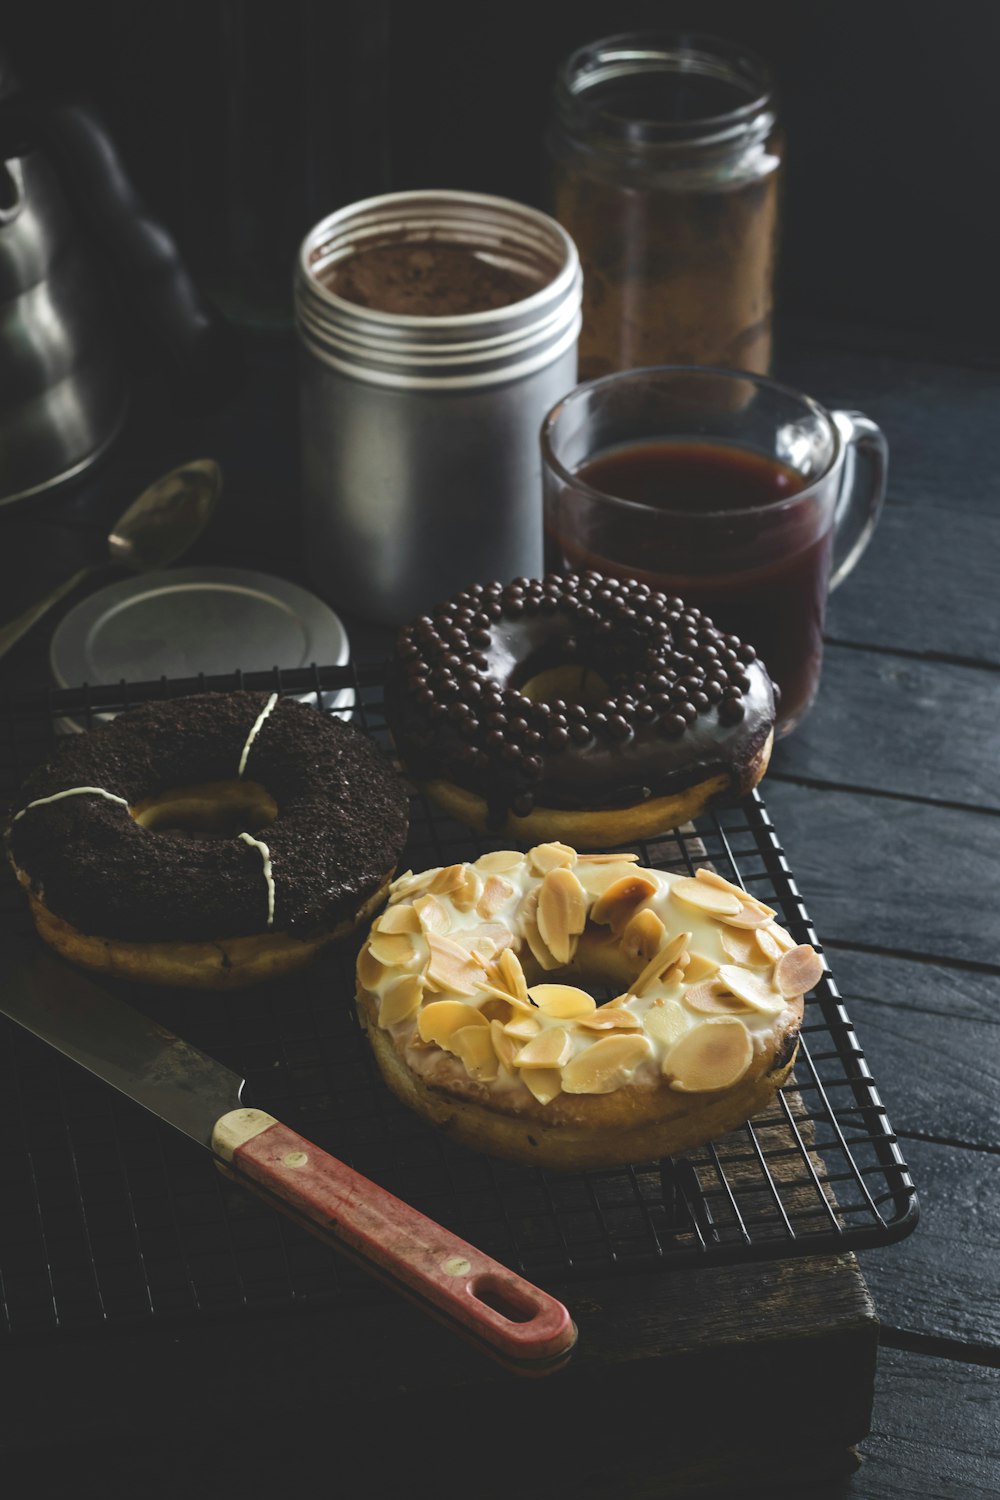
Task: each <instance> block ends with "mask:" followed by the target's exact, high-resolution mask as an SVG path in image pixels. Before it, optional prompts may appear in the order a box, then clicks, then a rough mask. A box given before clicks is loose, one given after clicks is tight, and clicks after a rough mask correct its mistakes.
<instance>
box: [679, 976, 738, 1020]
mask: <svg viewBox="0 0 1000 1500" xmlns="http://www.w3.org/2000/svg"><path fill="white" fill-rule="evenodd" d="M683 998H684V1004H685V1005H686V1006H687V1008H688V1009H689V1010H694V1011H697V1012H698V1013H699V1014H700V1015H703V1016H738V1015H739V1013H740V1011H747V1010H749V1009H750V1006H748V1005H747V1003H746V1001H745V1000H741V999H740V997H739V996H738V995H734V994H733V993H732V991H731V990H729V989H728V988H727V986H726V985H725V984H724V983H723V982H722V980H721V979H718V978H716V979H703V980H702V982H701V984H692V985H691V986H690V987H689V988H688V989H686V990H685V991H684V997H683Z"/></svg>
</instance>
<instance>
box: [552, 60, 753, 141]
mask: <svg viewBox="0 0 1000 1500" xmlns="http://www.w3.org/2000/svg"><path fill="white" fill-rule="evenodd" d="M651 73H663V74H670V75H673V76H678V75H680V74H684V73H687V74H689V75H697V76H699V77H702V78H710V77H714V78H716V79H720V80H723V81H726V82H729V83H731V84H733V85H735V86H737V87H739V88H740V89H742V90H743V91H744V92H745V94H746V102H745V103H744V104H741V105H738V106H737V107H736V108H734V109H731V110H725V111H724V112H723V113H722V114H716V115H703V116H695V117H692V118H690V119H687V120H660V119H655V118H654V119H646V118H643V117H641V116H639V115H636V116H634V117H629V116H626V115H622V114H616V113H615V112H613V111H611V110H607V109H604V108H602V107H601V105H600V103H599V101H598V100H596V99H594V98H591V97H588V95H590V92H591V90H595V89H598V88H599V87H600V86H601V85H602V84H605V83H607V82H609V81H612V80H614V79H616V78H629V77H639V76H641V75H642V74H647V75H648V74H651ZM773 95H774V83H773V78H772V74H771V69H770V68H769V66H768V65H767V63H766V62H764V60H763V59H762V58H760V57H759V56H758V55H757V54H756V53H754V52H752V51H751V50H750V49H749V48H747V47H744V46H743V45H742V44H741V43H738V42H734V41H731V40H727V39H726V38H724V37H719V36H714V35H711V34H709V33H705V32H690V31H675V32H673V31H630V32H620V33H618V34H616V35H614V36H607V37H601V38H599V39H598V40H597V41H593V42H588V43H586V44H585V45H584V46H582V47H578V48H577V49H576V50H575V51H574V52H571V53H570V54H569V56H568V57H566V58H565V59H564V61H563V62H562V64H561V66H560V68H559V71H558V74H557V76H556V103H557V107H558V109H559V112H560V113H561V115H562V116H563V118H564V120H565V121H566V122H567V123H568V124H571V125H574V124H575V125H576V126H578V127H579V126H581V125H584V124H586V125H587V126H588V127H590V128H591V129H593V128H595V127H596V128H599V129H601V130H602V131H603V132H604V133H606V134H607V135H608V136H610V137H612V138H616V139H619V140H621V141H624V142H628V143H631V144H648V145H686V146H692V145H702V144H709V143H712V142H723V141H726V140H730V139H733V138H736V137H739V136H741V135H743V134H744V133H745V132H746V131H747V130H748V129H750V128H751V127H753V126H754V125H755V124H756V123H757V122H758V121H759V120H760V118H761V116H762V115H765V114H769V113H770V112H772V110H773V103H774V98H773Z"/></svg>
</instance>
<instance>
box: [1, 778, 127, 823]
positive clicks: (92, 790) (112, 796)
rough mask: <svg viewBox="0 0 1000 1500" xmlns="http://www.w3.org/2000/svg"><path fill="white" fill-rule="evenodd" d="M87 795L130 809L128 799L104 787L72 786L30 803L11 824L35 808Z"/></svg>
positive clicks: (14, 817) (16, 814) (15, 816)
mask: <svg viewBox="0 0 1000 1500" xmlns="http://www.w3.org/2000/svg"><path fill="white" fill-rule="evenodd" d="M85 795H86V796H91V797H106V798H107V799H108V801H109V802H120V803H121V805H122V807H128V800H127V798H125V797H119V796H118V794H117V793H116V792H106V791H105V790H104V788H103V787H102V786H71V787H67V788H66V790H65V791H64V792H53V793H52V796H51V797H36V798H35V800H34V802H29V803H28V805H27V807H22V808H21V811H20V812H18V813H15V814H14V816H13V818H12V819H11V822H12V823H16V822H17V820H18V819H19V818H23V817H24V815H25V813H26V812H30V811H31V809H32V808H33V807H43V806H44V805H45V803H46V802H61V801H62V799H63V797H82V796H85Z"/></svg>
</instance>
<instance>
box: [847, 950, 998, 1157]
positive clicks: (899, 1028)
mask: <svg viewBox="0 0 1000 1500" xmlns="http://www.w3.org/2000/svg"><path fill="white" fill-rule="evenodd" d="M830 957H831V962H832V964H833V968H834V973H835V975H836V977H837V981H838V985H839V988H840V990H841V993H842V994H843V996H844V1002H845V1004H846V1006H847V1009H848V1011H849V1013H850V1016H851V1019H852V1021H853V1022H854V1025H855V1027H856V1028H857V1032H858V1037H859V1040H860V1042H861V1045H862V1047H863V1048H864V1051H865V1055H866V1057H867V1059H868V1064H869V1066H870V1068H871V1070H872V1073H873V1074H874V1077H875V1081H876V1084H877V1085H878V1089H879V1093H880V1095H881V1097H882V1102H883V1103H884V1104H885V1107H886V1109H887V1110H888V1113H889V1119H890V1120H891V1122H892V1125H893V1127H894V1129H895V1130H896V1131H898V1132H899V1133H900V1134H902V1135H923V1136H932V1137H937V1138H938V1139H939V1140H944V1141H954V1142H957V1143H960V1144H963V1145H969V1146H977V1147H981V1148H988V1149H994V1150H1000V1004H998V1001H1000V982H998V981H997V979H996V978H994V976H992V975H989V974H977V973H974V972H969V971H963V970H961V969H949V968H946V967H943V966H939V965H929V964H919V963H911V962H909V961H907V960H905V959H894V958H884V957H883V956H881V955H880V954H869V953H852V952H850V951H837V952H836V953H832V954H831V955H830ZM904 1149H905V1147H904Z"/></svg>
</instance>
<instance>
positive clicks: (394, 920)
mask: <svg viewBox="0 0 1000 1500" xmlns="http://www.w3.org/2000/svg"><path fill="white" fill-rule="evenodd" d="M373 926H374V930H375V931H376V932H388V933H401V932H419V931H420V917H419V915H418V913H417V912H416V911H415V910H414V908H413V907H412V906H408V905H405V904H403V903H400V904H399V905H398V906H387V907H386V909H385V911H384V912H383V913H382V915H381V916H380V917H379V918H378V920H377V921H376V922H375V923H374V924H373Z"/></svg>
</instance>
